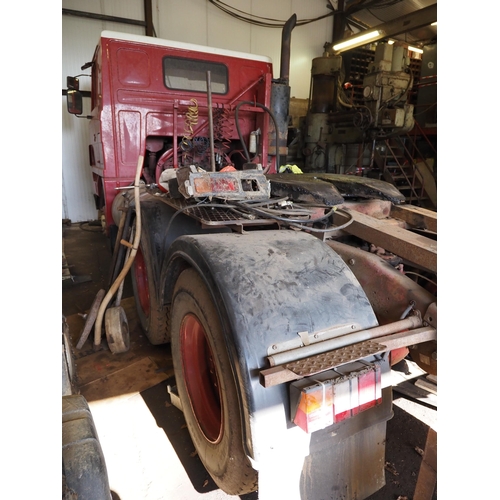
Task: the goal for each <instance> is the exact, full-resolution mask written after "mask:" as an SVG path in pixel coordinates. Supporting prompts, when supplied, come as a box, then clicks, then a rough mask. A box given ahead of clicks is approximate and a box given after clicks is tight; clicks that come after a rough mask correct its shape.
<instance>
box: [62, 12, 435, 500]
mask: <svg viewBox="0 0 500 500" xmlns="http://www.w3.org/2000/svg"><path fill="white" fill-rule="evenodd" d="M295 23H296V17H295V16H292V17H291V18H290V20H289V21H288V22H287V23H286V25H285V27H284V29H283V35H282V57H281V68H280V76H279V78H276V79H275V78H273V72H272V71H273V68H272V64H271V61H270V59H269V58H267V57H260V56H255V55H251V54H244V53H239V52H233V51H228V50H219V49H214V48H209V47H202V46H196V45H192V44H186V43H179V42H171V41H167V40H162V39H158V38H150V37H144V36H137V35H130V34H123V33H116V32H110V31H104V32H103V33H102V35H101V38H100V40H99V44H98V46H97V48H96V51H95V54H94V56H93V59H92V61H91V62H90V63H88V64H87V65H85V66H84V68H91V71H92V91H91V114H90V115H89V118H90V120H89V123H90V138H91V140H90V145H89V151H90V155H89V156H90V167H91V170H92V176H93V181H94V188H95V198H96V202H97V208H98V209H99V210H100V211H101V213H102V220H103V224H104V225H105V227H106V231H107V234H108V235H109V236H110V239H111V241H112V247H113V249H114V252H113V265H112V272H111V277H110V282H109V289H108V290H107V292H106V294H105V295H104V294H102V295H103V296H101V297H100V299H99V301H98V303H95V304H94V305H93V311H94V313H95V314H94V315H93V318H94V319H95V325H94V344H95V345H99V344H101V342H102V337H103V333H105V336H106V340H107V343H108V346H109V348H110V350H111V351H112V352H115V353H117V355H119V354H120V353H121V352H123V351H126V350H127V349H128V347H129V341H128V336H129V332H128V325H127V319H126V317H125V315H124V312H123V309H122V308H121V307H120V305H119V302H120V295H121V286H122V284H123V279H124V277H125V275H126V274H127V273H128V272H130V273H131V277H132V283H133V288H134V294H135V300H136V304H137V310H138V316H139V318H140V322H141V326H142V328H143V329H144V331H145V333H146V335H147V337H148V339H149V341H150V342H151V343H152V344H163V343H167V342H168V343H170V344H171V349H172V358H173V363H174V371H175V379H176V385H175V387H171V389H170V390H171V396H172V401H173V402H174V403H175V404H176V406H177V407H179V408H180V409H182V411H183V413H184V417H185V419H186V423H187V427H188V429H189V432H190V435H191V438H192V440H193V443H194V445H195V447H196V450H197V452H198V455H199V457H200V459H201V461H202V462H203V464H204V466H205V467H206V469H207V471H208V472H209V473H210V475H211V476H212V477H213V479H214V481H215V482H216V483H217V485H218V486H219V487H220V488H221V489H222V490H223V491H225V492H226V493H228V494H232V495H241V494H244V493H248V492H252V491H258V496H259V498H260V499H262V500H264V499H271V498H272V499H275V498H287V499H294V498H297V499H311V500H317V499H319V498H332V499H336V500H340V499H344V500H345V499H357V500H361V499H364V498H367V497H368V496H370V495H371V494H373V493H374V492H375V491H377V490H379V489H380V488H381V487H382V486H383V485H384V483H385V479H384V450H385V433H386V422H387V421H388V420H389V419H390V418H391V416H392V388H391V377H390V370H391V365H393V364H394V363H396V362H397V361H399V360H401V359H403V358H404V357H405V356H406V355H408V353H410V355H411V356H412V358H413V360H415V361H416V362H417V363H418V364H419V365H420V366H422V367H423V368H424V369H425V370H426V371H428V372H429V373H435V372H436V367H437V354H436V353H437V347H436V346H437V344H436V322H437V307H436V283H437V278H436V274H437V269H436V253H437V252H436V214H435V212H430V211H428V210H424V209H420V208H418V207H412V206H407V205H406V204H405V203H404V196H403V195H402V194H401V193H400V192H399V191H398V190H397V189H396V188H395V187H394V186H393V185H391V184H388V183H386V182H383V181H380V180H378V179H370V178H366V177H360V176H352V175H351V176H350V175H336V174H330V173H326V172H324V173H303V174H294V173H287V172H286V171H287V170H292V171H293V169H292V168H289V167H290V165H286V164H285V159H286V157H287V128H288V103H289V99H290V87H289V75H288V67H289V60H290V39H291V32H292V30H293V27H294V25H295ZM407 84H408V82H407V81H406V80H405V82H404V83H402V84H401V86H400V87H401V89H402V90H405V88H406V85H407ZM398 109H399V108H398ZM401 109H403V108H401ZM68 110H69V111H70V112H72V113H74V114H77V115H80V116H81V114H82V93H81V91H80V90H79V85H78V79H77V78H68ZM391 116H392V115H391ZM381 119H382V118H381ZM391 119H392V120H393V121H394V120H396V121H397V122H398V123H399V121H398V120H400V119H402V120H403V121H404V122H405V123H406V118H404V119H403V118H400V115H399V112H398V111H397V110H396V111H395V113H394V114H393V116H392V118H391Z"/></svg>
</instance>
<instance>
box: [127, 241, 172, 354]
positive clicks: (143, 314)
mask: <svg viewBox="0 0 500 500" xmlns="http://www.w3.org/2000/svg"><path fill="white" fill-rule="evenodd" d="M144 234H145V233H144V232H143V237H141V242H140V245H139V248H138V250H137V254H136V256H135V259H134V263H133V266H132V272H131V276H132V287H133V289H134V296H135V303H136V308H137V315H138V317H139V321H140V323H141V327H142V329H143V330H144V333H145V334H146V337H147V338H148V339H149V341H150V342H151V343H152V344H154V345H158V344H164V343H165V342H167V341H168V332H167V326H168V325H167V320H168V318H167V309H166V308H165V307H163V306H162V305H161V304H160V302H159V300H158V299H157V296H156V289H155V280H154V275H153V272H152V269H153V258H154V256H153V253H152V251H151V248H150V245H149V240H148V239H147V237H145V236H144Z"/></svg>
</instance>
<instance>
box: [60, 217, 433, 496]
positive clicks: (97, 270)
mask: <svg viewBox="0 0 500 500" xmlns="http://www.w3.org/2000/svg"><path fill="white" fill-rule="evenodd" d="M62 237H63V238H62V240H63V273H62V278H63V279H62V314H63V315H64V316H65V317H66V321H67V323H68V326H69V333H70V336H71V339H72V343H73V346H74V348H75V349H74V352H75V358H76V368H77V375H78V388H79V391H80V392H81V394H83V395H84V396H85V397H86V399H87V401H88V402H89V406H90V408H91V411H92V414H93V417H94V421H95V424H96V428H97V432H98V435H99V438H100V441H101V446H102V448H103V453H104V457H105V460H106V465H107V469H108V476H109V481H110V486H111V489H112V493H113V498H114V500H167V499H175V500H196V499H201V498H204V499H206V500H216V499H228V498H240V497H232V496H229V495H226V494H225V493H223V492H222V491H221V490H219V489H218V488H217V486H216V485H215V483H214V482H213V481H212V479H211V478H210V476H209V475H208V473H207V472H206V471H205V469H204V467H203V465H202V464H201V462H200V460H199V458H198V457H197V455H196V453H195V450H194V447H193V444H192V442H191V439H190V437H189V434H188V432H187V429H186V427H185V423H184V419H183V416H182V413H181V412H180V411H179V410H178V409H177V408H176V407H175V406H173V405H172V404H171V402H170V396H169V394H168V391H167V386H168V385H174V383H175V382H174V378H173V369H172V359H171V354H170V349H169V346H168V345H164V346H152V345H150V344H149V342H148V341H147V339H146V338H145V336H144V335H143V334H142V332H141V329H140V326H139V323H138V319H137V316H136V312H135V303H134V299H133V293H132V287H131V283H130V280H129V277H127V279H126V280H125V286H124V290H123V296H122V300H121V305H122V307H123V308H124V310H125V312H126V315H127V319H128V323H129V330H130V338H131V348H130V350H129V351H128V352H126V353H123V354H117V355H113V354H111V352H110V351H109V349H108V347H107V344H106V339H105V335H104V338H103V339H102V342H101V346H100V348H99V349H98V350H94V348H93V345H92V344H93V331H92V332H91V334H90V335H89V338H88V339H87V340H86V342H85V343H84V344H83V346H82V348H81V349H76V345H77V343H78V341H79V339H80V336H81V333H82V330H83V328H84V325H85V319H84V315H85V314H86V313H88V312H89V310H90V309H91V306H92V303H93V301H94V298H95V297H96V295H97V293H98V292H99V290H101V289H105V290H107V286H108V283H107V281H108V270H109V266H110V263H111V252H110V247H109V243H108V241H107V239H106V238H105V236H104V235H103V233H102V231H101V229H100V227H99V226H94V225H92V224H87V223H85V224H70V225H65V224H63V226H62ZM403 365H405V366H403ZM405 372H406V373H405ZM393 376H394V377H395V381H396V383H397V384H398V385H397V386H396V388H395V391H394V417H393V418H392V419H391V420H390V421H389V422H388V424H387V441H386V486H384V488H382V489H381V490H380V491H378V492H377V493H375V494H374V495H372V496H371V497H370V498H369V500H398V499H399V500H411V499H412V498H413V496H414V493H415V489H416V486H417V479H418V477H419V472H420V471H421V464H422V462H423V458H422V455H423V453H424V450H425V448H426V446H425V445H426V439H427V437H428V434H429V429H433V430H434V431H437V426H436V425H437V395H435V394H433V392H427V391H424V390H422V389H419V388H417V387H416V386H415V385H414V381H415V380H416V379H420V380H422V379H425V374H423V373H422V372H421V371H419V370H418V369H417V368H416V367H415V366H414V365H413V364H412V363H411V362H410V363H405V362H403V364H402V367H401V369H400V370H393ZM436 390H437V386H436ZM421 485H422V481H419V487H421ZM241 498H242V499H245V500H250V499H256V498H257V495H256V494H250V495H245V496H242V497H241ZM422 498H424V497H422ZM425 498H426V499H427V498H428V500H435V499H437V493H436V492H434V494H433V495H432V497H431V496H428V497H425Z"/></svg>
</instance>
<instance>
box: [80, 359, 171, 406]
mask: <svg viewBox="0 0 500 500" xmlns="http://www.w3.org/2000/svg"><path fill="white" fill-rule="evenodd" d="M167 378H168V375H167V374H166V373H165V372H159V373H158V366H157V364H156V363H155V362H154V361H153V360H152V359H151V358H142V359H139V360H138V361H136V362H135V363H132V364H129V365H128V366H126V367H125V368H123V369H121V370H118V371H115V372H113V373H111V374H108V375H105V376H103V377H102V378H100V379H98V380H94V381H92V382H89V383H88V384H85V385H83V386H81V387H80V392H81V394H82V395H83V396H85V399H86V400H87V401H89V402H90V401H96V400H100V399H108V398H112V397H117V396H122V395H124V394H136V393H139V392H141V391H144V390H146V389H149V388H150V387H154V386H155V385H156V384H159V383H160V382H163V381H164V380H166V379H167Z"/></svg>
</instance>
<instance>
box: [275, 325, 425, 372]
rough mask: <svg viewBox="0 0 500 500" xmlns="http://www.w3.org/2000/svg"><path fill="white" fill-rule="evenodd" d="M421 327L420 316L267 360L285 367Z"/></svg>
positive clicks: (286, 352) (282, 353) (295, 350)
mask: <svg viewBox="0 0 500 500" xmlns="http://www.w3.org/2000/svg"><path fill="white" fill-rule="evenodd" d="M420 326H422V319H421V318H420V317H419V316H410V317H409V318H406V319H403V320H400V321H395V322H394V323H389V324H387V325H381V326H376V327H374V328H368V329H366V330H360V331H358V332H354V333H349V334H346V335H342V336H340V337H337V338H333V339H329V340H324V341H323V342H317V343H315V344H310V345H308V346H304V347H299V348H297V349H292V350H290V351H285V352H280V353H278V354H274V355H273V356H268V358H267V359H268V360H269V364H270V366H278V365H283V364H285V363H291V362H292V361H297V360H299V359H302V358H307V357H309V356H314V355H316V354H321V353H323V352H327V351H330V350H332V349H339V348H340V347H345V346H348V345H351V344H356V343H358V342H363V341H365V340H372V339H376V338H378V337H384V336H386V335H391V334H393V333H400V332H403V331H405V330H411V329H412V328H418V327H420Z"/></svg>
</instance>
